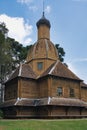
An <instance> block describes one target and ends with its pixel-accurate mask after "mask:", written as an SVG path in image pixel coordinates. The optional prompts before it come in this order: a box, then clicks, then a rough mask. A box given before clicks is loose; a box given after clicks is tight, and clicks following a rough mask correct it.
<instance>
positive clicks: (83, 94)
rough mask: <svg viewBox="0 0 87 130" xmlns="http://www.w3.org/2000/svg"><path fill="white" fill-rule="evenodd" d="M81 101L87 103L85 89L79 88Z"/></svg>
mask: <svg viewBox="0 0 87 130" xmlns="http://www.w3.org/2000/svg"><path fill="white" fill-rule="evenodd" d="M81 99H82V100H83V101H85V102H87V88H84V87H83V88H81Z"/></svg>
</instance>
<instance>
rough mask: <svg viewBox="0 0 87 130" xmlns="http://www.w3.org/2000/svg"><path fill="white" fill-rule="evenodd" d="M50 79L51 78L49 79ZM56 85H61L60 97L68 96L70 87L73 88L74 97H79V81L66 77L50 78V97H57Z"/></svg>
mask: <svg viewBox="0 0 87 130" xmlns="http://www.w3.org/2000/svg"><path fill="white" fill-rule="evenodd" d="M50 80H51V79H50ZM58 87H62V90H63V95H62V96H61V97H64V98H69V97H70V88H73V89H74V97H73V98H78V99H80V83H79V82H77V81H73V80H67V79H60V78H59V79H58V78H53V79H52V85H51V88H50V91H51V97H58V93H57V89H58Z"/></svg>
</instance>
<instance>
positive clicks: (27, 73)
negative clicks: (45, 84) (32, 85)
mask: <svg viewBox="0 0 87 130" xmlns="http://www.w3.org/2000/svg"><path fill="white" fill-rule="evenodd" d="M16 77H24V78H30V79H36V77H37V76H36V74H35V73H34V72H33V70H32V68H31V67H30V66H29V65H28V64H21V65H20V66H19V67H18V68H17V69H16V70H15V72H14V73H13V74H12V75H11V77H10V78H9V80H12V79H14V78H16ZM9 80H8V81H9Z"/></svg>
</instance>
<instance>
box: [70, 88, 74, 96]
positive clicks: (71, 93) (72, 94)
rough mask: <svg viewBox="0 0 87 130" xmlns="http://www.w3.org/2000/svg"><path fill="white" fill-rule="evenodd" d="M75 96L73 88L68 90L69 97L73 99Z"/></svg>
mask: <svg viewBox="0 0 87 130" xmlns="http://www.w3.org/2000/svg"><path fill="white" fill-rule="evenodd" d="M74 96H75V94H74V89H73V88H70V97H74Z"/></svg>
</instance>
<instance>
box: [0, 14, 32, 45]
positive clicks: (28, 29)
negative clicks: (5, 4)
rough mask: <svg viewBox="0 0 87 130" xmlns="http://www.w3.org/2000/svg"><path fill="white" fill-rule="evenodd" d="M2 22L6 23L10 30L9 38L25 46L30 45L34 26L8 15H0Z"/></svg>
mask: <svg viewBox="0 0 87 130" xmlns="http://www.w3.org/2000/svg"><path fill="white" fill-rule="evenodd" d="M0 22H4V23H5V24H6V27H7V28H8V30H9V32H8V36H9V37H11V38H14V39H15V40H16V41H18V42H20V43H22V44H23V45H24V46H26V45H29V44H30V42H31V41H32V39H31V38H30V34H31V33H32V25H29V23H28V22H25V21H24V19H23V18H20V17H10V16H7V15H6V14H2V15H0Z"/></svg>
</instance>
